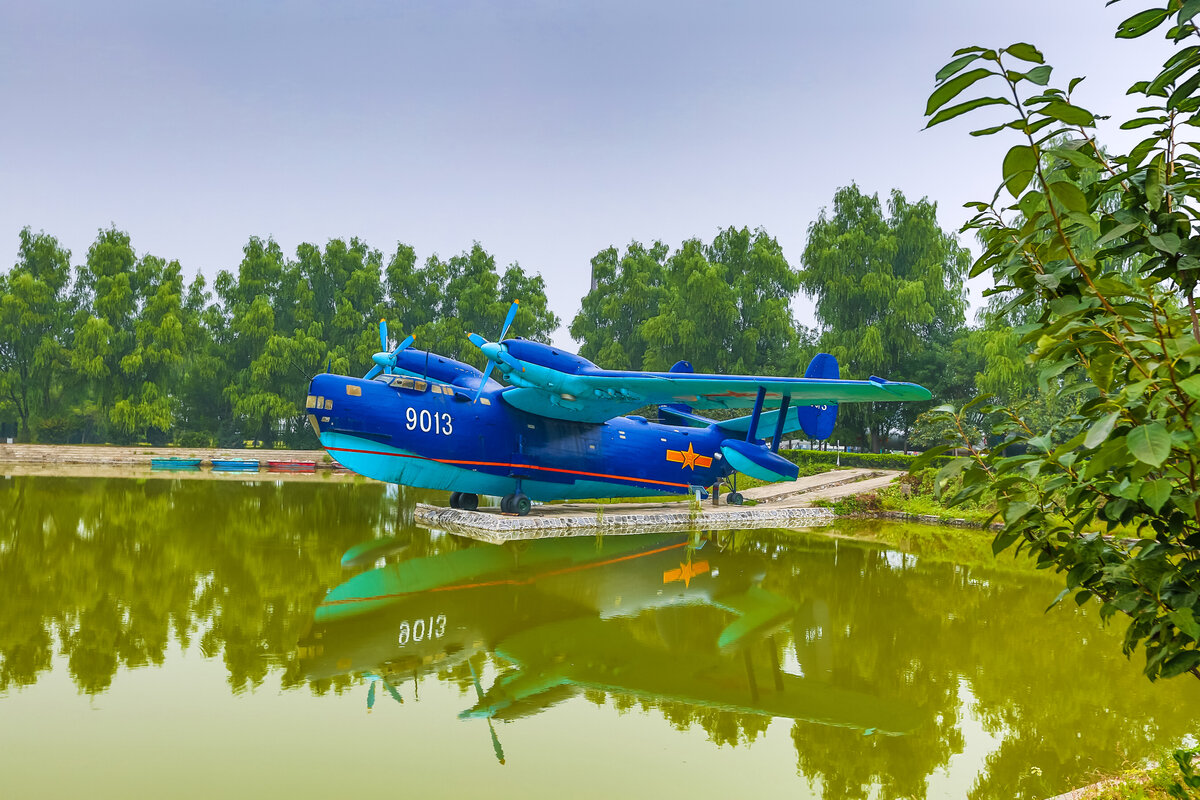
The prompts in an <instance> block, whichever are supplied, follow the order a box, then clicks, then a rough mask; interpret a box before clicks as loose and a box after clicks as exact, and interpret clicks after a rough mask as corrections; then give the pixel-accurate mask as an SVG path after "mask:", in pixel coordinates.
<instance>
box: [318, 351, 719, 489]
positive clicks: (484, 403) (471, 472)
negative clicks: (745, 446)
mask: <svg viewBox="0 0 1200 800" xmlns="http://www.w3.org/2000/svg"><path fill="white" fill-rule="evenodd" d="M439 360H441V359H439ZM441 361H442V363H443V364H446V363H447V362H448V361H449V360H448V359H446V360H441ZM450 363H452V364H454V365H455V367H462V368H465V369H467V370H470V368H469V367H466V365H458V364H457V362H450ZM476 374H478V373H476ZM448 377H453V376H452V375H451V376H448ZM463 383H466V384H467V386H465V387H464V386H463V385H462V384H463ZM477 387H478V381H477V380H476V381H474V384H473V385H471V382H470V381H469V380H466V381H463V380H458V381H456V383H455V384H451V383H447V382H442V381H439V380H437V379H435V377H434V376H432V375H431V376H429V377H428V379H426V378H414V377H411V376H409V375H405V376H401V375H393V376H385V375H380V376H377V377H376V378H374V379H372V380H365V379H361V378H352V377H346V376H342V375H331V374H322V375H318V376H316V377H315V378H313V381H312V384H311V386H310V388H309V398H308V414H309V419H310V421H311V422H312V423H313V426H314V428H315V429H316V430H317V432H318V435H319V436H320V439H321V444H322V445H323V446H324V447H325V449H326V450H328V451H329V454H330V455H331V456H332V457H333V458H334V459H335V460H336V461H337V462H338V463H340V464H342V465H344V466H346V467H347V468H349V469H351V470H353V471H355V472H357V473H360V474H362V475H366V476H367V477H370V478H375V479H377V480H381V481H387V482H389V483H399V484H404V485H406V486H415V487H420V488H426V489H441V490H447V491H455V492H464V493H466V492H469V493H474V494H480V495H498V496H503V495H508V494H511V493H513V492H515V491H520V492H523V493H524V494H526V495H528V496H529V497H530V498H532V499H535V500H556V499H572V498H586V497H646V496H652V495H679V494H687V493H688V492H689V487H694V486H712V485H713V484H715V483H716V482H718V481H719V480H721V479H722V478H724V477H725V476H726V475H728V474H730V472H732V470H731V469H730V468H729V467H728V465H727V464H726V463H725V461H724V460H723V459H722V456H721V451H720V445H721V441H722V440H723V439H725V438H727V437H728V434H726V433H722V432H721V431H719V430H717V429H716V428H715V427H714V426H709V427H707V428H689V427H685V426H680V425H661V424H658V423H653V422H649V421H647V420H645V419H643V418H642V417H616V418H613V419H611V420H608V421H607V422H603V423H595V424H593V423H581V422H572V421H567V420H557V419H550V418H546V417H542V416H538V415H534V414H529V413H526V412H523V411H520V410H518V409H516V408H513V407H512V406H509V405H508V404H507V403H505V402H504V400H503V399H502V398H501V395H502V394H503V393H504V392H505V391H508V389H507V388H504V387H501V386H500V385H499V384H495V383H490V382H489V384H488V386H486V387H485V388H484V391H483V392H482V394H481V396H480V399H479V401H478V402H473V400H474V397H475V391H476V388H477Z"/></svg>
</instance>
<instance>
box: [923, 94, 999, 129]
mask: <svg viewBox="0 0 1200 800" xmlns="http://www.w3.org/2000/svg"><path fill="white" fill-rule="evenodd" d="M994 105H1006V106H1011V105H1012V101H1010V100H1005V99H1004V98H1003V97H978V98H976V99H974V100H968V101H966V102H965V103H959V104H958V105H956V106H950V107H949V108H943V109H942V110H941V111H939V112H938V113H936V114H934V115H933V119H931V120H929V122H928V123H926V125H925V127H926V128H932V127H933V126H934V125H939V124H941V123H943V122H945V121H946V120H950V119H954V118H955V117H957V116H960V115H962V114H965V113H967V112H968V111H974V110H975V109H977V108H982V107H983V106H994Z"/></svg>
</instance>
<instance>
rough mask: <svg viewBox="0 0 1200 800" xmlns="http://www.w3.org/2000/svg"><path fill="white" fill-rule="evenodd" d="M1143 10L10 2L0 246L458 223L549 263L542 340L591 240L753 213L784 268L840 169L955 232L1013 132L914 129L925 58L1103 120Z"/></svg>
mask: <svg viewBox="0 0 1200 800" xmlns="http://www.w3.org/2000/svg"><path fill="white" fill-rule="evenodd" d="M1143 5H1145V4H1144V3H1143V4H1136V5H1131V4H1129V3H1120V4H1118V5H1116V6H1114V7H1111V8H1107V9H1106V8H1104V5H1103V2H1101V0H1036V1H1035V0H1007V2H995V0H992V1H991V2H976V1H975V0H909V2H903V3H901V2H886V3H885V2H857V3H848V2H846V3H830V2H822V3H814V2H807V1H806V0H793V1H792V2H739V3H722V2H711V1H707V0H692V1H691V2H679V3H665V2H664V3H654V2H594V3H585V2H549V1H548V0H547V1H544V2H516V1H514V0H505V1H503V2H501V1H497V2H491V3H488V2H450V0H441V2H428V3H405V2H378V3H369V2H348V1H343V2H325V3H317V2H296V3H283V2H231V3H226V2H204V3H199V2H198V3H190V4H185V3H164V2H146V3H104V2H96V0H90V1H89V2H79V3H69V2H68V3H60V2H46V1H45V0H37V2H35V1H34V0H7V1H6V2H3V3H0V108H2V109H3V112H2V113H3V116H2V117H0V119H2V121H3V124H0V237H4V238H3V240H2V241H3V242H7V244H6V245H0V247H3V250H0V266H6V265H7V263H11V261H12V260H13V259H15V253H16V245H17V234H18V232H19V231H20V229H21V228H22V227H23V226H26V225H29V226H32V227H33V228H34V229H35V230H39V229H43V230H45V231H46V232H47V233H51V234H53V235H55V236H57V237H58V238H59V240H60V241H61V242H62V243H63V244H64V245H65V246H66V247H68V248H70V249H71V251H72V253H73V260H74V261H75V262H77V263H78V262H81V261H82V260H83V259H84V257H85V255H86V252H87V248H88V245H89V244H90V243H91V241H92V240H93V239H94V238H95V235H96V231H97V229H99V228H100V227H104V226H107V225H109V224H110V223H115V224H116V225H117V226H118V227H119V228H121V229H123V230H126V231H128V232H129V233H130V235H131V236H132V238H133V243H134V246H135V248H136V249H137V250H138V252H139V253H144V252H152V253H154V254H156V255H160V256H164V257H167V258H177V259H179V260H180V262H181V263H182V264H183V266H184V269H185V271H187V272H188V273H189V274H190V273H192V272H194V271H197V270H199V271H202V272H204V273H205V274H206V275H208V276H210V277H211V276H212V275H215V274H216V272H217V270H219V269H234V268H236V266H237V264H238V262H239V260H240V259H241V248H242V246H243V245H244V244H245V242H246V240H247V239H248V238H249V237H250V236H252V235H259V236H273V237H275V239H276V240H277V241H278V242H279V243H280V244H281V245H282V246H283V248H284V250H285V251H286V252H288V253H289V254H291V253H294V251H295V247H296V245H297V244H298V243H300V242H302V241H314V242H318V243H321V244H323V243H324V242H325V241H326V240H327V239H329V238H330V237H334V236H341V237H350V236H359V237H361V238H363V239H365V240H366V241H367V242H369V243H371V244H372V245H373V246H375V247H378V248H379V249H381V250H383V251H384V253H385V255H386V254H390V253H391V252H392V251H394V249H395V244H396V242H397V241H403V242H406V243H408V244H411V245H413V246H414V247H415V248H416V249H417V252H418V255H419V257H421V258H424V257H425V256H427V255H429V254H430V253H438V254H439V255H441V256H443V257H448V256H450V255H453V254H455V253H458V252H461V251H462V250H464V249H466V248H469V247H470V245H471V242H472V241H473V240H478V241H479V242H480V243H481V244H482V245H483V246H484V247H485V248H486V249H487V250H488V251H489V252H491V253H492V254H494V255H495V256H496V259H497V262H498V264H499V265H500V266H501V267H503V266H504V265H506V264H508V263H510V262H513V261H517V262H519V263H520V264H521V265H522V266H523V267H524V268H525V269H526V270H528V271H535V272H540V273H541V274H542V275H543V276H545V278H546V283H547V290H548V294H549V297H550V302H551V307H552V308H553V309H554V311H555V312H557V313H558V314H559V316H560V317H562V318H563V321H564V326H563V330H562V331H560V333H559V336H558V339H557V341H558V342H559V343H560V344H565V343H568V342H569V337H568V335H567V334H566V331H565V328H566V325H567V324H568V323H569V322H570V319H571V318H572V317H573V316H574V314H575V313H576V311H577V310H578V308H579V299H580V297H581V296H582V295H583V294H584V293H585V292H586V291H587V288H588V276H589V266H588V262H589V259H590V258H591V257H592V256H593V255H594V254H595V253H596V252H597V251H598V250H600V249H602V248H604V247H607V246H609V245H617V246H623V245H625V244H627V243H628V242H630V241H631V240H634V239H636V240H639V241H644V242H649V241H652V240H654V239H662V240H664V241H665V242H667V243H668V244H670V245H672V246H673V247H674V246H677V245H678V244H679V243H680V242H681V241H682V240H683V239H685V238H688V237H692V236H698V237H700V238H702V239H705V240H711V239H712V237H713V235H714V234H715V233H716V232H717V231H718V229H720V228H722V227H725V226H728V225H737V226H743V225H748V226H750V227H757V226H762V227H765V228H766V229H767V231H769V232H770V233H771V234H772V235H774V236H775V237H776V238H777V239H778V240H779V241H780V243H781V244H782V245H783V247H784V250H785V253H786V254H787V256H788V258H789V260H791V261H792V263H793V264H796V265H798V264H799V262H800V255H801V252H802V251H803V247H804V241H805V233H806V230H807V228H808V225H809V224H810V223H811V222H812V220H813V219H814V218H815V217H816V216H817V214H818V213H819V211H820V209H821V207H822V206H827V205H829V204H830V203H831V201H832V197H833V192H834V190H835V189H836V188H837V187H838V186H842V185H845V184H847V183H849V182H851V181H857V182H858V183H859V185H861V186H863V187H864V188H865V189H867V190H869V191H873V192H880V193H886V192H888V191H889V190H890V189H891V188H893V187H896V188H900V189H901V190H903V191H904V192H905V194H906V195H907V196H909V197H910V198H916V197H920V196H923V195H924V196H928V197H929V198H930V199H932V200H934V201H936V202H937V203H938V207H939V215H940V219H941V221H942V223H943V225H944V226H946V227H953V228H957V227H958V225H959V224H961V222H962V220H963V219H964V218H965V212H964V210H963V209H962V204H963V203H964V202H965V201H967V200H971V199H984V198H988V197H990V195H991V191H992V190H993V188H994V186H995V185H996V183H997V182H998V180H999V178H1000V167H999V158H1000V155H1001V154H1002V152H1003V150H1004V149H1006V148H1007V146H1010V145H1011V144H1013V143H1015V142H1013V141H1011V140H1008V141H1007V143H1006V141H1004V140H999V139H997V138H996V137H993V139H990V140H982V141H981V140H978V139H974V138H972V137H970V136H968V135H967V130H969V129H971V128H974V127H980V125H978V124H976V125H971V124H970V123H969V122H964V121H963V120H959V121H958V122H954V123H950V124H948V125H945V126H942V127H939V128H937V129H935V130H933V131H925V132H922V131H921V128H922V126H923V125H924V119H923V116H922V112H923V110H924V106H925V99H926V98H927V97H928V94H929V92H930V90H931V88H932V86H933V75H934V73H935V72H936V71H937V69H938V68H939V67H940V66H941V65H942V64H944V63H945V62H946V61H948V60H949V59H950V54H951V53H952V52H953V51H954V50H955V49H956V48H958V47H961V46H964V45H967V44H986V45H989V46H1003V45H1005V44H1009V43H1011V42H1013V41H1029V42H1032V43H1034V44H1037V45H1038V46H1039V47H1041V48H1042V50H1043V51H1044V52H1045V53H1046V56H1047V59H1048V61H1049V62H1050V63H1052V64H1054V65H1055V67H1056V71H1055V78H1056V79H1058V82H1059V83H1065V82H1066V79H1067V78H1069V77H1071V76H1075V75H1087V76H1088V79H1087V80H1086V81H1085V82H1084V83H1083V84H1082V85H1081V86H1080V88H1079V90H1077V95H1076V96H1077V99H1078V101H1079V102H1080V103H1081V104H1083V105H1085V106H1087V107H1089V108H1091V109H1092V110H1093V111H1095V112H1097V113H1113V114H1115V115H1119V114H1121V113H1125V112H1127V111H1128V110H1130V109H1131V108H1132V105H1133V104H1132V103H1131V101H1130V100H1129V99H1128V98H1126V97H1125V95H1124V93H1125V90H1126V88H1127V87H1128V86H1129V84H1131V83H1133V82H1134V81H1135V80H1139V79H1142V78H1147V77H1150V76H1151V75H1153V74H1154V67H1155V66H1156V65H1157V64H1158V63H1161V61H1162V60H1164V59H1165V58H1166V57H1167V55H1168V54H1169V46H1168V45H1166V44H1164V43H1162V42H1161V41H1160V40H1159V39H1157V38H1155V39H1154V40H1153V41H1150V40H1147V41H1144V42H1143V41H1139V42H1136V43H1129V42H1122V41H1117V40H1114V38H1113V31H1114V30H1115V29H1116V26H1117V23H1118V22H1120V20H1122V19H1124V18H1125V17H1127V16H1130V15H1132V14H1133V13H1135V12H1136V11H1139V10H1141V7H1142V6H1143ZM967 119H974V120H975V121H977V122H978V121H979V120H980V119H981V118H980V117H968V118H967ZM1111 141H1116V140H1115V139H1113V140H1111ZM1121 141H1128V140H1127V139H1124V140H1121ZM973 300H975V301H976V302H978V297H977V293H976V297H975V298H973ZM810 308H811V307H810V306H809V305H808V304H807V303H801V304H798V310H799V313H800V316H801V318H802V319H803V321H805V322H806V323H808V324H812V320H811V319H810V318H809V315H810ZM518 333H519V332H518Z"/></svg>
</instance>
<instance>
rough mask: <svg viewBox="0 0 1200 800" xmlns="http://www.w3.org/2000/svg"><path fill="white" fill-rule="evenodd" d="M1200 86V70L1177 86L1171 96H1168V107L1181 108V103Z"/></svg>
mask: <svg viewBox="0 0 1200 800" xmlns="http://www.w3.org/2000/svg"><path fill="white" fill-rule="evenodd" d="M1198 86H1200V72H1197V73H1195V74H1194V75H1192V76H1191V77H1190V78H1188V79H1187V80H1186V81H1184V82H1183V83H1181V84H1179V85H1178V86H1177V87H1175V89H1174V91H1172V92H1171V96H1170V97H1168V98H1167V108H1179V105H1180V103H1182V102H1183V101H1184V100H1186V99H1187V98H1189V97H1191V96H1192V94H1193V93H1194V92H1195V91H1196V87H1198Z"/></svg>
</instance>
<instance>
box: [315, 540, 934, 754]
mask: <svg viewBox="0 0 1200 800" xmlns="http://www.w3.org/2000/svg"><path fill="white" fill-rule="evenodd" d="M396 549H399V545H398V544H397V545H396ZM388 552H389V544H388V542H387V540H383V541H380V542H376V543H367V544H366V545H363V546H360V547H357V548H354V549H352V550H351V551H350V552H348V553H347V555H346V557H345V558H344V559H343V564H355V563H358V564H361V563H363V558H364V554H369V553H375V554H387V553H388ZM765 571H766V557H765V556H763V555H762V554H760V553H755V552H742V553H734V552H729V551H724V552H723V551H722V549H721V548H720V546H719V544H718V541H717V540H716V539H715V538H712V537H707V538H699V539H689V537H688V535H687V534H654V535H634V536H608V537H604V538H603V539H599V540H597V539H593V538H559V539H546V540H538V541H529V542H521V543H514V544H510V545H506V546H501V547H497V546H478V547H470V548H467V549H463V550H457V551H451V552H447V553H443V554H440V555H433V556H427V557H422V558H414V559H411V560H407V561H400V562H398V563H393V564H388V565H386V566H383V567H380V568H378V569H373V570H370V571H368V572H364V573H362V574H360V575H357V576H355V577H353V578H351V579H350V580H348V581H346V582H345V583H343V584H341V585H340V586H338V587H336V588H335V589H333V590H332V591H330V592H329V594H328V595H327V596H326V598H325V600H324V601H323V602H322V603H321V605H320V606H319V607H318V608H317V610H316V612H315V614H314V624H313V628H312V630H311V631H310V632H309V633H308V634H307V635H306V636H305V637H304V638H303V639H302V640H301V642H300V646H299V655H300V659H301V667H302V669H303V670H304V672H305V673H306V674H307V676H308V677H309V678H310V679H321V678H329V677H333V676H335V675H341V674H348V673H353V674H363V675H366V676H369V677H372V678H374V679H376V680H378V681H379V682H381V683H382V684H383V686H384V687H385V688H386V690H387V691H388V692H389V693H390V694H391V695H392V697H393V699H395V700H398V701H401V702H402V700H401V696H400V692H399V690H398V688H397V687H398V686H399V685H400V684H401V683H403V682H404V681H406V680H407V679H409V678H416V677H419V676H421V675H425V674H428V673H431V672H435V671H445V670H451V669H453V668H454V667H456V666H459V665H461V664H463V663H464V662H466V663H467V664H468V665H469V667H470V670H471V677H472V679H473V680H474V682H475V687H476V692H477V696H478V702H477V703H476V704H475V705H474V706H473V707H471V708H469V709H467V710H465V711H463V712H462V713H461V714H460V716H461V717H485V718H487V719H489V720H490V719H492V718H496V719H515V718H519V717H522V716H528V715H530V714H535V713H538V712H541V711H543V710H545V709H547V708H549V707H551V706H553V705H555V704H556V703H558V702H560V701H562V700H564V699H566V698H567V697H569V696H571V695H573V694H575V693H576V691H578V690H581V689H599V690H602V691H605V692H612V693H616V694H625V695H629V696H633V697H637V698H640V699H643V700H650V701H652V702H653V701H659V702H663V701H665V702H672V703H682V704H686V705H691V706H698V707H704V708H708V709H715V710H724V711H732V712H736V713H742V714H757V715H765V716H772V717H786V718H791V719H796V720H804V721H809V722H816V723H821V724H827V725H835V726H840V727H849V728H857V729H862V730H864V732H868V733H871V732H874V733H880V734H902V733H905V732H907V731H909V730H911V729H912V728H914V727H916V725H917V724H918V722H919V720H920V718H919V716H918V714H917V713H916V712H915V710H913V709H911V708H909V707H907V706H905V705H904V704H903V703H901V702H897V701H894V700H888V699H883V698H879V697H875V696H872V695H870V694H866V693H861V692H857V691H850V690H847V689H843V688H838V687H835V686H832V685H829V684H827V683H824V682H821V681H819V680H816V679H814V678H806V677H799V676H796V675H792V674H788V673H786V672H784V671H783V670H782V669H781V666H780V664H779V661H778V655H777V653H778V650H777V649H776V647H775V644H774V636H773V634H774V633H775V632H776V631H778V630H779V629H780V628H782V627H784V626H785V625H786V624H788V623H790V622H791V620H793V619H795V618H796V616H795V615H796V609H795V607H794V606H793V605H792V603H790V602H788V601H787V600H784V599H783V598H781V597H779V596H777V595H775V594H772V593H771V592H769V591H767V590H766V589H764V588H762V586H760V585H759V582H760V581H761V580H762V578H763V575H764V574H765ZM731 616H732V620H731V619H730V617H731ZM764 639H766V640H769V645H766V644H764V643H763V640H764ZM481 652H490V653H493V654H494V655H496V656H498V657H499V658H500V659H502V660H503V661H505V662H508V663H510V664H511V665H512V667H511V668H510V669H508V670H507V671H504V672H502V673H501V674H500V676H499V677H498V678H497V679H496V680H495V682H494V683H493V685H492V686H491V687H490V688H489V689H487V691H484V690H483V688H482V686H480V683H479V679H478V675H477V674H476V672H475V666H474V665H471V664H470V662H469V661H468V659H469V658H471V657H472V656H474V655H476V654H478V653H481ZM806 652H819V648H818V649H817V650H816V651H814V650H813V649H812V648H807V649H806ZM800 667H801V671H803V669H804V668H805V665H804V664H803V663H802V664H800ZM374 691H375V690H374V683H372V686H371V690H370V692H371V694H370V697H369V701H368V702H369V704H370V703H373V702H374V699H375V696H374ZM496 747H497V756H498V757H499V758H501V760H503V757H502V754H501V752H500V750H499V743H498V742H496Z"/></svg>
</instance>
